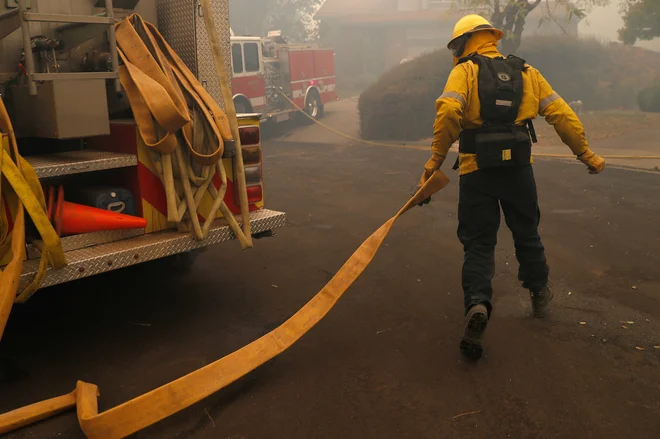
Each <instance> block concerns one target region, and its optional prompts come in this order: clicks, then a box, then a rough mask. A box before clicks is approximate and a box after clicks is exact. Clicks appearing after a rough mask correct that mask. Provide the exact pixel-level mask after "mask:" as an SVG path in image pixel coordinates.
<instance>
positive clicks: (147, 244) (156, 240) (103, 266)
mask: <svg viewBox="0 0 660 439" xmlns="http://www.w3.org/2000/svg"><path fill="white" fill-rule="evenodd" d="M236 219H237V220H238V221H240V219H239V218H238V217H237V218H236ZM250 224H251V225H252V233H254V234H257V233H262V232H266V231H268V230H273V229H276V228H279V227H283V226H285V225H286V215H285V214H284V213H283V212H276V211H272V210H267V209H263V210H259V211H256V212H253V213H251V214H250ZM234 238H235V236H234V233H233V232H232V231H231V230H230V229H229V226H227V225H226V222H225V221H224V220H218V221H217V222H216V226H215V227H214V228H212V229H211V232H210V233H209V236H208V238H207V239H206V240H205V241H201V242H200V241H195V240H194V239H193V238H192V236H190V234H183V233H178V232H175V231H166V232H160V233H150V234H146V235H142V236H139V237H136V238H131V239H125V240H122V241H117V242H111V243H108V244H103V245H98V246H94V247H89V248H83V249H80V250H74V251H71V252H68V253H66V257H67V261H68V262H69V265H67V266H66V267H64V268H62V269H60V270H56V271H55V270H49V271H48V273H47V274H46V278H45V280H44V283H43V286H44V287H48V286H52V285H57V284H61V283H65V282H69V281H72V280H76V279H81V278H83V277H89V276H93V275H96V274H100V273H105V272H108V271H111V270H116V269H118V268H124V267H128V266H130V265H136V264H139V263H141V262H146V261H151V260H154V259H158V258H162V257H165V256H170V255H174V254H177V253H183V252H186V251H190V250H194V249H197V248H202V247H207V246H209V245H213V244H218V243H220V242H226V241H230V240H232V239H234ZM38 268H39V261H38V260H32V261H27V262H25V263H24V264H23V274H22V275H21V284H22V286H24V285H26V284H27V283H28V282H29V281H30V280H31V279H32V278H33V277H34V276H35V274H36V272H37V270H38Z"/></svg>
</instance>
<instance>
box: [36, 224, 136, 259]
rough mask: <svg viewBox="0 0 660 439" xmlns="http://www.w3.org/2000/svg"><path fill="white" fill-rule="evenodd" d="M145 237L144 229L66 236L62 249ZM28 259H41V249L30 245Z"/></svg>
mask: <svg viewBox="0 0 660 439" xmlns="http://www.w3.org/2000/svg"><path fill="white" fill-rule="evenodd" d="M141 235H144V229H132V230H107V231H103V232H94V233H83V234H82V235H73V236H65V237H64V238H62V239H61V241H62V249H63V250H64V251H65V252H70V251H73V250H79V249H81V248H85V247H91V246H93V245H99V244H107V243H108V242H114V241H121V240H122V239H128V238H135V237H136V236H141ZM27 257H28V259H39V258H40V257H41V252H40V251H39V249H38V248H37V247H36V246H34V245H32V244H29V245H28V246H27Z"/></svg>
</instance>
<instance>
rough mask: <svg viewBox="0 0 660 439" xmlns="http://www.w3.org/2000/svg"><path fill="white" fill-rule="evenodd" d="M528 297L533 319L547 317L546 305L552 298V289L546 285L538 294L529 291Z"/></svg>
mask: <svg viewBox="0 0 660 439" xmlns="http://www.w3.org/2000/svg"><path fill="white" fill-rule="evenodd" d="M529 295H530V297H531V298H532V312H533V313H534V317H538V318H543V317H546V316H547V315H548V305H549V304H550V301H551V300H552V298H553V296H554V293H553V292H552V288H550V286H549V285H548V286H546V287H544V288H543V289H541V291H539V292H534V291H530V292H529Z"/></svg>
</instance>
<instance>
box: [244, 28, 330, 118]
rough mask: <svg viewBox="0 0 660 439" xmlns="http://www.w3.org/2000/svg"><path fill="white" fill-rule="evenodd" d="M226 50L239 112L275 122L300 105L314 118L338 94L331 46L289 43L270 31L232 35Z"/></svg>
mask: <svg viewBox="0 0 660 439" xmlns="http://www.w3.org/2000/svg"><path fill="white" fill-rule="evenodd" d="M231 54H232V57H231V58H232V72H233V81H232V85H233V90H234V104H235V105H236V108H237V109H240V110H241V111H242V112H244V113H252V112H258V113H261V114H262V120H264V121H273V122H280V121H284V120H288V119H289V118H290V117H291V116H292V115H293V114H295V113H296V112H298V111H300V110H299V109H303V111H305V112H306V113H307V114H308V115H309V116H311V117H313V118H314V119H318V118H320V117H322V116H323V112H324V109H325V104H327V103H328V102H332V101H335V100H337V92H336V89H335V87H336V81H335V52H334V50H333V49H327V48H319V47H318V46H316V45H311V44H310V45H294V44H288V43H287V41H286V40H285V39H284V38H283V37H282V33H281V32H280V31H272V32H269V33H268V37H266V38H260V37H241V36H232V37H231ZM282 94H284V95H286V96H287V97H288V98H289V99H290V100H291V101H293V103H294V104H295V105H293V104H291V101H289V99H286V98H285V97H283V96H282Z"/></svg>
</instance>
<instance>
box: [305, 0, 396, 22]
mask: <svg viewBox="0 0 660 439" xmlns="http://www.w3.org/2000/svg"><path fill="white" fill-rule="evenodd" d="M393 9H394V1H393V0H325V3H323V6H321V8H320V9H319V10H318V11H317V12H316V16H315V18H317V19H323V18H342V17H346V16H349V15H363V14H370V13H373V12H376V11H383V10H393Z"/></svg>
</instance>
